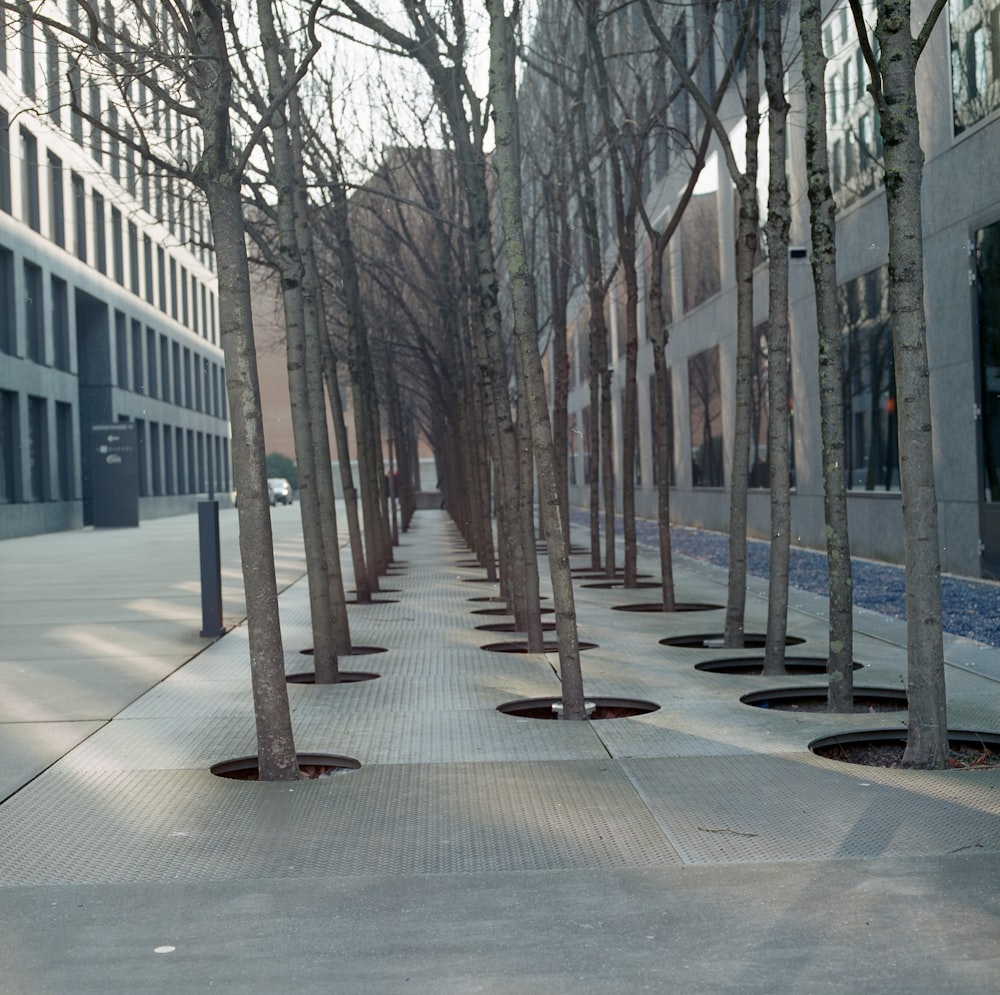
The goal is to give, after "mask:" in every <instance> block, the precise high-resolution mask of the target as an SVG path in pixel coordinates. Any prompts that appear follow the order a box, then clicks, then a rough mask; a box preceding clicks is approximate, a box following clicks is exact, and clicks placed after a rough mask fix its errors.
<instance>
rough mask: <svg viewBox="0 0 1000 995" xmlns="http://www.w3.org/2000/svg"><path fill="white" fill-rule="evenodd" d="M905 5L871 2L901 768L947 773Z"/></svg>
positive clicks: (916, 142)
mask: <svg viewBox="0 0 1000 995" xmlns="http://www.w3.org/2000/svg"><path fill="white" fill-rule="evenodd" d="M910 24H911V12H910V3H909V0H879V3H878V23H877V25H876V28H875V34H876V37H877V38H878V41H879V46H880V51H879V63H878V65H879V70H880V74H881V88H880V89H881V100H880V101H879V114H880V122H881V127H882V138H883V144H884V153H885V192H886V208H887V212H888V218H889V311H890V314H891V315H892V338H893V354H894V357H895V363H896V411H897V417H898V432H899V479H900V490H901V491H902V501H903V539H904V558H905V564H906V644H907V661H908V668H907V685H908V686H907V696H908V700H909V713H908V724H907V727H908V733H907V743H906V752H905V754H904V756H903V764H904V765H905V766H908V767H921V768H931V769H937V768H943V767H946V766H947V764H948V720H947V712H946V703H945V686H944V643H943V636H942V627H941V552H940V550H941V546H940V537H939V534H938V517H937V495H936V491H935V483H934V446H933V436H932V431H931V424H932V418H931V402H930V382H929V376H928V369H927V326H926V316H925V313H924V260H923V219H922V214H921V205H920V190H921V184H922V180H923V162H924V159H923V152H922V151H921V148H920V121H919V117H918V114H917V101H916V85H915V75H916V55H917V52H916V46H915V44H914V41H913V38H912V36H911V34H910Z"/></svg>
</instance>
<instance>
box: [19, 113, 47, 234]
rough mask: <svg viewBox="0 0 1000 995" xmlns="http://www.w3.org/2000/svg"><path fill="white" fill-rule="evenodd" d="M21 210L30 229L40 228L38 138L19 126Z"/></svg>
mask: <svg viewBox="0 0 1000 995" xmlns="http://www.w3.org/2000/svg"><path fill="white" fill-rule="evenodd" d="M21 211H22V220H23V221H24V222H25V223H26V224H27V225H28V226H29V227H30V228H31V230H32V231H41V230H42V215H41V207H40V201H39V198H38V139H37V138H35V136H34V135H33V134H32V133H31V132H30V131H28V129H27V128H21Z"/></svg>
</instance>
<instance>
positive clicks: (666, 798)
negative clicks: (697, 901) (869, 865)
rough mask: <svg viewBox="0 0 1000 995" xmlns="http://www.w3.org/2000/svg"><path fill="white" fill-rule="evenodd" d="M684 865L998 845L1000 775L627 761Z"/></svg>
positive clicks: (754, 761)
mask: <svg viewBox="0 0 1000 995" xmlns="http://www.w3.org/2000/svg"><path fill="white" fill-rule="evenodd" d="M622 766H623V768H624V769H625V770H626V771H627V772H628V774H629V775H630V776H631V777H632V779H633V781H634V783H635V785H636V788H637V790H638V791H639V793H640V794H641V795H642V797H643V799H644V800H645V801H646V803H647V804H648V805H649V807H650V810H651V811H652V812H653V813H654V814H655V815H656V817H657V819H658V821H659V822H660V824H661V825H662V826H663V828H664V831H665V832H666V834H667V836H668V838H669V839H670V841H671V843H672V844H673V845H674V846H675V847H676V848H677V852H678V853H679V854H680V855H681V857H682V858H683V860H684V861H685V862H686V863H692V864H704V863H729V862H732V863H748V862H755V861H768V860H770V861H778V860H834V859H839V858H849V857H866V858H867V857H880V856H889V855H893V856H903V855H905V856H918V855H921V854H942V853H961V852H966V851H969V852H971V851H979V850H998V849H1000V819H998V816H1000V771H992V772H984V771H972V772H961V771H940V772H938V771H933V772H929V771H902V770H887V769H883V768H869V767H858V766H856V765H852V764H841V763H837V762H836V761H830V760H824V759H823V758H820V757H815V756H813V755H812V754H802V755H798V756H794V755H784V756H780V755H779V756H762V755H752V756H734V757H710V756H702V757H689V758H681V759H672V760H624V761H622Z"/></svg>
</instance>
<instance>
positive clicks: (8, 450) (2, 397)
mask: <svg viewBox="0 0 1000 995" xmlns="http://www.w3.org/2000/svg"><path fill="white" fill-rule="evenodd" d="M0 47H2V46H0ZM20 452H21V424H20V418H19V416H18V406H17V394H15V393H14V391H12V390H0V502H2V503H4V504H12V503H13V502H15V501H19V500H20V497H21V496H20V488H19V486H18V477H19V476H20V472H19V470H20V467H19V464H18V454H19V453H20Z"/></svg>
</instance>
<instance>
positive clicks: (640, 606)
mask: <svg viewBox="0 0 1000 995" xmlns="http://www.w3.org/2000/svg"><path fill="white" fill-rule="evenodd" d="M724 607H725V606H724V605H713V604H710V603H709V602H707V601H675V602H674V607H673V609H672V610H673V611H675V612H713V611H721V610H722V609H723V608H724ZM611 610H612V611H615V612H659V613H660V614H661V615H662V614H667V615H669V614H671V612H666V613H664V611H663V602H662V601H641V602H639V603H637V604H634V605H614V606H613V607H612V609H611Z"/></svg>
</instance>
